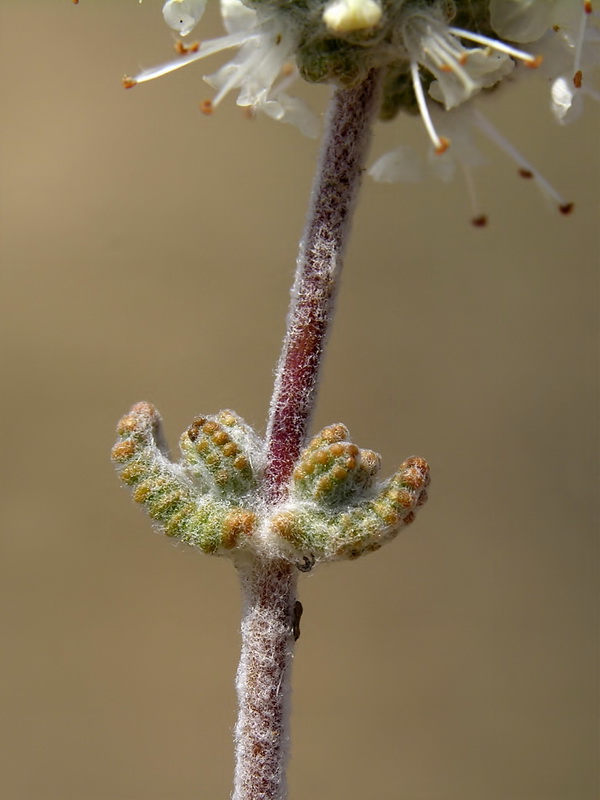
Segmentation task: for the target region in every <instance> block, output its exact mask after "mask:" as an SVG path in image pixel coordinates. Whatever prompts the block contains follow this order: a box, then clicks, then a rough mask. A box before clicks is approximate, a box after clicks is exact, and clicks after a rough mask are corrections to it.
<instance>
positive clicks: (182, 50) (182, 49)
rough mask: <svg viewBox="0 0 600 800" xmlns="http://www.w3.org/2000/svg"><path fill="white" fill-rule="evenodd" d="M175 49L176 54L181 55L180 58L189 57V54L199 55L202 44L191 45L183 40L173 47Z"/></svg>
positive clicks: (193, 43)
mask: <svg viewBox="0 0 600 800" xmlns="http://www.w3.org/2000/svg"><path fill="white" fill-rule="evenodd" d="M173 47H174V48H175V52H176V53H179V55H180V56H187V55H188V54H189V53H197V52H198V50H199V49H200V42H192V43H191V44H185V42H182V41H181V40H179V41H177V42H175V44H174V45H173Z"/></svg>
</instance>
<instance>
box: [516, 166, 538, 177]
mask: <svg viewBox="0 0 600 800" xmlns="http://www.w3.org/2000/svg"><path fill="white" fill-rule="evenodd" d="M519 175H520V176H521V177H522V178H525V179H526V180H530V179H531V178H533V177H534V175H533V172H532V171H531V170H530V169H524V168H523V167H521V168H520V169H519Z"/></svg>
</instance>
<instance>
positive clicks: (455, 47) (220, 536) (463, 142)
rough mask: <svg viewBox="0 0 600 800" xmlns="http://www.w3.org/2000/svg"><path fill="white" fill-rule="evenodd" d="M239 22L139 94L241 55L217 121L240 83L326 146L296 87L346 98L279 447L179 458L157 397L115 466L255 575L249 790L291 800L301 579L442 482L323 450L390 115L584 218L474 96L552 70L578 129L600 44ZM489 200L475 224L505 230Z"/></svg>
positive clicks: (529, 28)
mask: <svg viewBox="0 0 600 800" xmlns="http://www.w3.org/2000/svg"><path fill="white" fill-rule="evenodd" d="M75 2H78V0H75ZM205 6H206V0H167V2H166V3H165V4H164V6H163V16H164V19H165V21H166V23H167V24H168V25H169V27H171V28H172V29H173V30H174V31H176V32H177V34H178V35H179V36H180V37H185V36H187V35H188V34H189V33H191V32H192V30H193V29H194V28H195V26H196V24H197V23H198V22H199V21H200V19H201V17H202V14H203V12H204V9H205ZM221 12H222V17H223V23H224V26H225V28H226V33H225V35H224V36H222V37H220V38H217V39H209V40H206V41H203V42H201V43H198V42H195V43H194V42H192V43H191V44H187V43H185V42H184V41H183V39H182V38H180V39H178V40H177V43H176V50H177V53H178V56H177V58H176V59H175V60H174V61H170V62H168V63H165V64H164V65H162V66H159V67H155V68H152V69H148V70H144V71H143V72H141V73H140V74H138V75H137V76H135V77H126V78H125V79H124V85H125V86H126V87H127V88H130V87H132V86H135V85H136V84H138V83H142V82H144V81H147V80H150V79H152V78H156V77H159V76H160V75H163V74H165V73H167V72H171V71H172V70H174V69H177V68H178V67H181V66H185V65H187V64H193V63H195V62H197V61H200V60H202V59H205V58H208V57H210V56H211V55H213V54H215V53H221V52H225V51H229V50H234V51H235V54H234V56H233V57H232V58H231V60H230V61H228V62H227V63H226V64H225V65H224V66H222V67H221V68H220V69H218V70H217V71H216V72H214V73H212V74H211V75H208V76H205V80H206V81H207V83H208V84H209V85H210V86H211V87H212V88H213V89H214V90H215V92H216V94H215V96H214V97H213V99H212V100H206V101H204V102H203V103H202V110H203V111H204V112H205V113H207V114H208V113H212V112H213V111H214V110H215V108H216V107H217V106H218V104H219V103H220V102H221V100H222V99H223V98H224V97H225V96H226V95H227V94H228V93H229V92H231V91H233V90H236V91H238V98H237V103H238V105H240V106H243V107H246V108H248V109H250V110H251V111H252V113H264V114H266V115H267V116H270V117H272V118H274V119H278V120H281V121H283V122H289V123H291V124H293V125H295V126H296V127H298V128H299V129H300V130H301V131H302V132H303V133H306V134H308V135H316V134H317V132H318V127H319V121H318V118H317V117H316V115H314V114H313V112H312V111H311V110H310V109H309V108H308V106H306V105H305V104H304V103H303V102H301V101H300V100H299V99H298V98H295V97H294V96H293V95H290V94H289V93H288V90H289V88H290V87H291V85H292V83H293V82H294V80H295V79H296V78H299V77H302V78H304V79H305V80H307V81H309V82H313V83H314V82H328V83H331V84H332V85H333V86H334V88H335V91H334V94H333V99H332V101H331V105H330V110H329V113H328V115H327V122H326V129H325V135H324V139H323V145H322V149H321V155H320V158H319V162H318V166H317V171H316V176H315V180H314V184H313V189H312V194H311V200H310V205H309V212H308V217H307V223H306V228H305V232H304V236H303V238H302V241H301V243H300V252H299V255H298V259H297V269H296V277H295V281H294V285H293V288H292V299H291V305H290V311H289V314H288V320H287V332H286V336H285V339H284V343H283V349H282V353H281V356H280V360H279V364H278V368H277V373H276V380H275V387H274V391H273V398H272V401H271V406H270V411H269V419H268V424H267V431H266V435H265V437H264V438H261V437H260V436H259V435H258V434H257V433H256V432H255V431H253V430H252V429H251V428H250V426H248V425H247V424H246V423H245V422H244V421H243V420H242V419H241V418H240V417H239V416H237V415H236V414H235V413H234V412H232V411H220V412H218V413H217V414H215V415H209V416H201V417H197V418H196V419H194V420H193V421H192V423H191V425H190V426H189V428H188V429H187V430H186V431H185V432H184V433H183V435H182V436H181V439H180V442H179V447H180V450H181V458H180V459H179V460H176V461H174V460H172V459H171V458H170V456H169V454H168V450H167V446H166V443H165V441H164V438H163V435H162V431H161V419H160V416H159V414H158V412H157V410H156V409H155V408H154V407H153V406H152V405H151V404H150V403H138V404H136V405H135V406H134V407H133V408H132V409H131V411H130V412H129V413H128V414H127V415H126V416H125V417H123V419H122V420H121V421H120V423H119V426H118V436H119V439H118V441H117V443H116V445H115V446H114V448H113V460H114V462H115V464H116V466H117V469H118V471H119V474H120V477H121V480H122V481H123V482H124V483H125V484H126V485H127V486H129V487H130V488H131V490H132V492H133V497H134V499H135V500H136V502H138V503H139V504H140V505H142V506H143V507H144V508H145V510H146V511H147V513H148V514H149V516H150V517H151V519H152V520H154V522H155V523H156V525H157V526H158V527H159V528H160V529H161V530H162V531H163V532H164V533H165V534H166V535H167V536H170V537H174V538H177V539H179V540H181V541H183V542H185V543H187V544H189V545H192V546H193V547H196V548H197V549H199V550H201V551H203V552H204V553H210V554H214V555H218V556H226V557H228V558H230V559H231V560H232V561H233V563H234V565H235V566H236V568H237V569H238V572H239V575H240V581H241V586H242V597H243V603H244V609H243V615H242V625H241V628H242V653H241V658H240V665H239V668H238V673H237V693H238V699H239V716H238V722H237V725H236V732H235V739H236V770H235V782H234V794H233V798H234V800H283V798H285V797H286V796H287V789H286V780H285V768H286V762H287V755H288V738H289V734H288V720H289V685H290V666H291V656H292V652H293V647H294V642H295V641H296V639H297V638H298V636H299V619H300V615H301V613H302V606H301V604H300V602H299V601H298V600H297V597H296V591H297V575H298V573H299V572H304V571H308V570H311V569H312V568H313V567H315V566H316V565H317V564H319V563H321V562H327V561H336V560H343V559H353V558H357V557H358V556H361V555H363V554H366V553H370V552H372V551H374V550H377V549H378V548H380V547H381V546H382V545H383V544H384V543H386V542H388V541H390V540H391V539H393V538H394V537H395V536H396V535H397V533H398V532H399V531H400V530H401V528H402V527H404V526H406V525H407V524H409V523H410V522H412V520H413V519H414V516H415V512H416V509H417V508H418V507H419V506H420V505H422V504H423V503H424V501H425V499H426V497H427V494H426V489H427V485H428V483H429V468H428V466H427V463H426V462H425V461H424V460H423V459H422V458H420V457H416V456H413V457H411V458H408V459H407V460H406V461H404V463H403V464H402V465H401V466H400V468H399V469H398V470H397V472H396V473H394V474H393V475H392V476H391V477H390V478H388V479H387V480H384V481H380V480H379V479H378V473H379V466H380V458H379V456H378V455H377V454H376V453H374V452H372V451H371V450H363V449H360V448H359V447H358V446H357V445H355V444H354V443H353V442H352V441H351V439H350V435H349V432H348V430H347V428H346V427H345V426H344V425H342V424H339V423H338V424H334V425H330V426H328V427H327V428H325V429H324V430H323V431H321V432H320V433H318V434H317V435H316V436H314V437H313V438H312V439H311V440H310V441H308V426H309V422H310V418H311V413H312V409H313V407H314V402H315V398H316V390H317V386H318V380H319V373H320V365H321V359H322V355H323V348H324V344H325V340H326V337H327V333H328V330H329V326H330V323H331V320H332V315H333V306H334V300H335V295H336V290H337V286H338V284H339V277H340V271H341V266H342V259H343V255H344V249H345V246H346V243H347V240H348V234H349V230H350V222H351V218H352V212H353V209H354V205H355V200H356V195H357V191H358V188H359V184H360V180H361V177H362V173H363V171H364V164H365V158H366V153H367V149H368V144H369V138H370V129H371V125H372V122H373V120H374V118H375V117H376V116H380V117H381V118H383V119H391V118H393V117H395V116H396V115H397V114H398V113H399V112H408V113H418V114H420V116H421V118H422V120H423V123H424V127H425V129H426V132H427V135H428V137H429V140H430V143H431V156H432V157H431V158H430V163H431V164H432V165H434V166H432V171H433V172H434V173H435V172H437V173H438V174H440V175H442V176H445V177H447V176H448V175H449V174H450V173H451V172H452V170H453V169H454V166H455V164H456V163H458V164H459V165H460V166H461V167H462V169H463V172H464V173H465V175H466V177H467V183H468V185H469V187H470V193H471V195H472V196H474V193H473V191H472V189H473V181H472V177H471V175H470V170H471V168H472V167H473V166H476V165H477V163H478V154H477V152H476V150H475V147H474V145H473V144H472V141H471V130H474V129H477V130H479V131H481V132H483V133H484V134H485V135H487V136H488V137H489V138H490V139H491V140H492V141H493V142H494V143H495V144H496V145H498V146H499V147H500V149H502V150H503V151H504V152H505V153H506V154H508V155H509V156H510V157H511V158H512V159H513V161H514V162H515V163H516V164H517V167H518V171H519V174H521V176H522V177H525V178H533V179H534V180H535V181H536V182H537V184H538V186H539V187H540V189H541V190H542V191H543V193H544V194H546V195H547V196H549V197H550V198H552V200H554V201H555V203H556V204H557V205H558V207H559V209H560V210H561V211H562V212H563V213H568V212H569V211H571V209H572V204H570V203H567V202H565V201H564V200H563V198H562V197H561V196H560V194H559V193H558V192H557V191H556V190H555V189H554V188H553V187H552V186H551V184H550V183H549V182H548V181H547V180H546V179H545V178H543V177H542V175H541V174H540V173H539V172H538V170H536V169H535V167H533V166H532V164H531V163H530V162H529V161H528V160H526V159H525V157H524V156H522V155H521V154H520V153H519V152H518V151H517V150H516V148H515V147H514V146H513V145H512V144H511V143H510V142H508V141H507V140H506V139H505V138H504V137H503V136H502V134H501V133H500V132H499V131H498V130H497V129H496V128H495V127H494V126H493V125H492V123H491V121H490V120H489V119H488V118H487V117H485V116H484V115H483V113H482V112H481V109H480V108H475V107H474V104H475V103H476V102H477V103H478V102H479V100H480V98H482V97H483V96H485V95H486V94H487V93H488V90H490V89H494V88H495V87H496V86H497V85H498V84H499V83H500V82H502V81H503V80H504V79H505V78H506V77H507V76H511V80H512V79H513V78H514V77H515V75H520V74H522V72H523V70H524V69H526V68H527V67H534V68H539V67H540V66H541V68H542V70H543V71H544V75H545V77H546V79H547V80H548V83H549V85H550V89H551V91H550V105H551V109H552V112H553V113H554V116H555V118H556V119H557V121H558V122H560V123H561V124H563V123H565V122H569V121H570V120H571V119H573V118H574V117H575V116H576V115H577V114H578V113H579V112H580V110H581V108H582V105H583V101H584V98H585V97H586V96H587V97H591V98H595V99H598V98H599V97H600V94H599V93H598V92H597V91H596V90H595V89H594V87H593V86H592V85H591V82H590V81H589V77H590V72H591V70H590V67H594V66H596V65H597V64H598V62H599V61H600V58H599V49H600V48H599V47H598V44H599V42H600V34H599V32H598V27H597V16H596V15H595V14H594V12H593V10H592V3H591V1H590V0H464V2H463V1H462V0H311V2H305V0H221ZM523 47H525V49H523ZM421 173H422V170H421V168H420V167H419V165H418V162H417V159H416V157H414V156H413V154H411V153H409V152H408V151H407V149H406V148H404V147H403V146H401V147H399V148H398V149H397V150H395V151H393V152H391V153H388V154H386V155H384V156H383V157H382V158H380V159H379V160H378V161H377V162H376V163H375V164H374V165H373V167H372V168H371V174H372V175H373V177H375V178H376V179H378V180H384V181H392V180H413V179H414V178H415V175H420V174H421ZM473 205H474V211H475V215H474V219H473V221H474V222H475V224H476V225H478V226H480V225H483V224H485V221H486V217H485V215H483V214H481V213H480V212H478V211H477V207H476V203H475V201H474V202H473Z"/></svg>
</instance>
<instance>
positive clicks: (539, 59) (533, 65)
mask: <svg viewBox="0 0 600 800" xmlns="http://www.w3.org/2000/svg"><path fill="white" fill-rule="evenodd" d="M543 60H544V56H541V55H539V54H538V55H537V56H535V57H534V58H532V59H531V61H526V62H525V66H526V67H529V69H537V68H538V67H539V66H540V64H541V63H542V61H543Z"/></svg>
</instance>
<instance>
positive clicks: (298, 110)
mask: <svg viewBox="0 0 600 800" xmlns="http://www.w3.org/2000/svg"><path fill="white" fill-rule="evenodd" d="M204 6H205V2H204V0H201V1H200V2H197V0H196V1H195V0H168V2H167V3H165V6H164V8H163V15H164V17H165V20H166V21H167V23H168V24H169V26H170V27H171V28H173V29H174V30H175V31H176V32H178V33H179V34H180V35H182V36H187V35H188V34H189V33H191V31H192V30H193V28H194V26H195V24H196V23H197V22H198V21H199V19H200V17H201V15H202V12H203V11H204ZM221 15H222V18H223V24H224V26H225V29H226V31H227V35H226V36H222V37H220V38H218V39H209V40H207V41H206V42H202V43H201V44H200V45H198V46H195V45H194V46H191V47H181V48H179V52H181V53H182V56H181V58H179V59H177V60H175V61H170V62H168V63H166V64H162V65H160V66H158V67H152V68H150V69H147V70H143V71H142V72H140V73H139V74H138V75H136V76H135V77H133V78H125V79H124V84H125V86H127V87H128V88H129V87H131V86H135V85H136V84H138V83H143V82H145V81H149V80H152V79H153V78H158V77H160V76H162V75H165V74H167V73H169V72H172V71H174V70H176V69H179V68H180V67H184V66H187V65H188V64H192V63H195V62H196V61H200V60H201V59H204V58H207V57H208V56H211V55H214V54H215V53H221V52H224V51H226V50H230V49H237V53H236V55H235V56H234V58H232V59H231V60H230V61H228V62H227V63H226V64H225V65H224V66H222V67H221V68H220V69H219V70H217V71H216V72H214V73H213V74H212V75H205V76H204V79H205V81H206V82H207V83H208V84H209V85H210V86H212V88H213V89H215V90H216V92H217V94H216V95H215V97H214V98H213V100H212V101H207V102H205V103H203V104H202V110H203V111H204V113H207V114H208V113H211V112H212V110H213V109H214V108H216V106H218V104H219V103H220V102H221V100H222V99H223V98H224V97H225V96H226V95H227V94H228V93H229V92H230V91H232V90H238V98H237V104H238V105H239V106H242V107H246V108H250V109H252V110H253V111H261V112H263V113H265V114H266V115H267V116H270V117H272V118H273V119H277V120H281V121H282V122H289V123H291V124H293V125H295V126H296V127H298V128H299V129H300V130H301V131H302V133H304V134H305V135H307V136H310V137H316V136H317V135H318V132H319V125H318V120H317V117H316V115H315V114H314V113H313V112H312V111H310V109H309V108H308V107H307V106H306V105H305V103H303V102H302V101H301V100H299V99H297V98H293V97H290V96H289V95H287V94H286V92H285V90H286V89H287V88H288V87H289V85H290V84H291V83H292V82H293V81H294V80H295V79H296V77H297V74H298V71H297V69H296V68H295V67H294V65H293V57H294V52H295V49H296V46H297V36H296V31H295V26H294V25H293V23H292V21H291V20H289V19H288V18H287V17H285V16H282V15H274V14H268V15H265V16H264V17H263V16H260V15H259V14H258V13H257V12H256V11H254V10H253V9H251V8H248V7H247V6H245V5H244V4H243V3H242V2H241V0H221ZM279 79H281V80H279ZM278 80H279V83H277V81H278Z"/></svg>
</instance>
